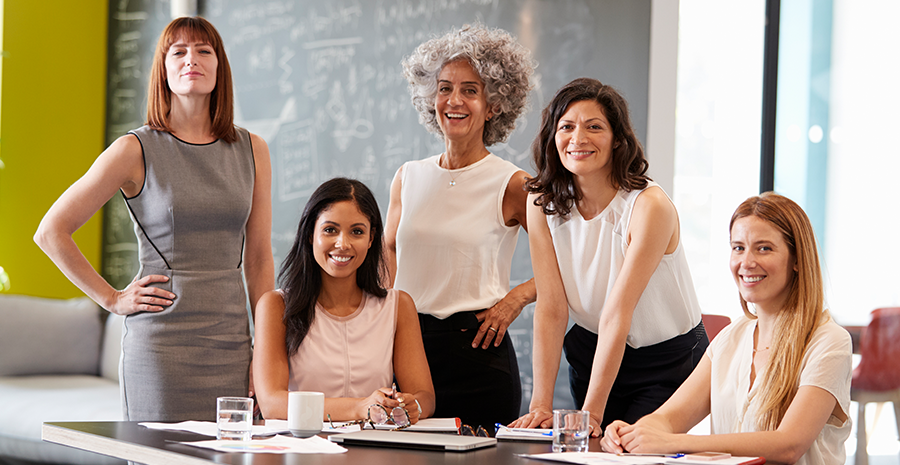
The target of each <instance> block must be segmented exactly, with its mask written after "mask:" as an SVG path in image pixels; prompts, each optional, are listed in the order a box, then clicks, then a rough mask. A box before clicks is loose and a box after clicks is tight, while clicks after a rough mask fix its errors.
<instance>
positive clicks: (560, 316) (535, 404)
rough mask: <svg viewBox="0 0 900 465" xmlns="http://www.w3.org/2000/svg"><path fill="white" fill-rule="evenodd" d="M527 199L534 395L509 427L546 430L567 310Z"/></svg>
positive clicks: (544, 234) (544, 233)
mask: <svg viewBox="0 0 900 465" xmlns="http://www.w3.org/2000/svg"><path fill="white" fill-rule="evenodd" d="M534 198H536V197H535V196H533V195H532V196H529V202H528V206H527V212H528V217H527V222H528V231H529V233H528V244H529V247H530V248H531V267H532V268H533V270H534V282H535V284H536V290H537V305H536V306H535V310H534V355H533V357H532V361H533V364H534V391H533V392H532V397H531V405H530V406H529V413H527V414H525V415H523V416H522V417H521V418H519V419H518V420H516V421H514V422H513V423H512V426H513V427H523V428H535V427H542V428H549V427H551V426H552V422H553V388H554V386H555V384H556V375H557V373H558V372H559V359H560V356H561V355H562V346H563V338H564V337H565V333H566V324H567V323H568V322H569V308H568V303H567V300H566V292H565V289H564V288H563V284H562V278H561V277H560V274H559V266H558V265H557V263H556V251H555V249H554V248H553V240H552V238H551V237H550V228H549V226H548V225H547V219H546V216H545V215H544V212H543V211H541V207H538V206H536V205H534V202H533V200H534Z"/></svg>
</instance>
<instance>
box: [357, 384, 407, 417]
mask: <svg viewBox="0 0 900 465" xmlns="http://www.w3.org/2000/svg"><path fill="white" fill-rule="evenodd" d="M388 400H392V401H393V405H387V403H388V402H387V401H388ZM372 404H380V405H384V406H385V407H388V408H393V407H396V406H397V405H398V404H397V401H395V400H393V399H391V388H386V387H383V388H378V389H376V390H375V392H373V393H372V394H369V397H366V398H364V399H362V400H361V401H360V403H359V404H357V406H356V412H357V417H358V418H369V406H370V405H372Z"/></svg>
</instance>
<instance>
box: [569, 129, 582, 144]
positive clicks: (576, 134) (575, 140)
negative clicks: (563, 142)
mask: <svg viewBox="0 0 900 465" xmlns="http://www.w3.org/2000/svg"><path fill="white" fill-rule="evenodd" d="M569 142H570V143H572V144H576V145H577V144H580V143H582V142H584V130H583V129H582V128H581V126H575V128H574V129H573V130H572V137H571V138H570V139H569Z"/></svg>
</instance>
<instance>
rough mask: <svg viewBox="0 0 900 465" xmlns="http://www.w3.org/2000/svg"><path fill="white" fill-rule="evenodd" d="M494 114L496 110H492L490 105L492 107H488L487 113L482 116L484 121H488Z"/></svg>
mask: <svg viewBox="0 0 900 465" xmlns="http://www.w3.org/2000/svg"><path fill="white" fill-rule="evenodd" d="M494 114H496V112H495V111H494V108H493V107H492V108H488V111H487V114H486V115H485V116H484V120H485V121H490V120H491V118H493V117H494Z"/></svg>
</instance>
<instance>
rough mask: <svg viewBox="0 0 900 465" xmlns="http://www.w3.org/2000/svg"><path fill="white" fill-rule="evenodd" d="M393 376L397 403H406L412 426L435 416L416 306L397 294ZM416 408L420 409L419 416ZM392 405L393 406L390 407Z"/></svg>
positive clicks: (408, 298) (406, 296) (410, 299)
mask: <svg viewBox="0 0 900 465" xmlns="http://www.w3.org/2000/svg"><path fill="white" fill-rule="evenodd" d="M394 374H395V375H396V376H397V381H398V382H399V383H400V388H401V389H403V392H402V393H398V395H397V400H398V401H402V402H403V403H404V404H405V407H406V410H407V411H408V412H409V417H410V419H411V420H412V422H413V423H416V422H418V421H419V420H420V419H422V418H428V417H430V416H431V415H432V414H433V413H434V385H433V384H432V383H431V371H430V370H429V369H428V359H427V358H426V357H425V346H424V345H423V344H422V333H421V331H420V330H419V316H418V313H416V304H415V303H414V302H413V300H412V297H410V296H409V294H407V293H405V292H402V291H400V295H399V302H398V303H397V332H396V335H395V336H394ZM417 400H418V401H419V404H418V406H421V407H422V414H421V415H419V409H418V406H417V405H416V401H417ZM389 406H392V405H389Z"/></svg>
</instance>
